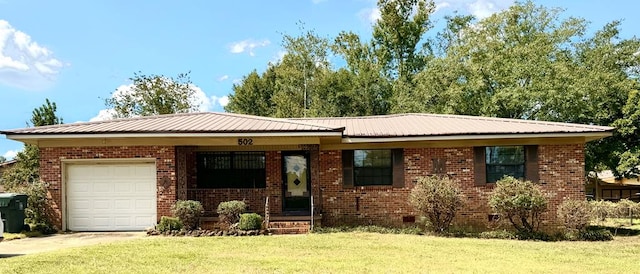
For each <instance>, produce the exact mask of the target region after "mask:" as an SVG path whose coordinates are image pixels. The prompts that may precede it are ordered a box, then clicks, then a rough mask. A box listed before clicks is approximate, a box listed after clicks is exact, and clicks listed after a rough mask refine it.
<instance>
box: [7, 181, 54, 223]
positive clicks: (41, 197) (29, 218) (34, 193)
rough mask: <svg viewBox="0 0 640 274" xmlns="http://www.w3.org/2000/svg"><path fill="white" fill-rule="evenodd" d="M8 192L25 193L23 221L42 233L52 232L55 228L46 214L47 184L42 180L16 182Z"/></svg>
mask: <svg viewBox="0 0 640 274" xmlns="http://www.w3.org/2000/svg"><path fill="white" fill-rule="evenodd" d="M7 190H8V191H10V192H15V193H21V194H26V195H27V196H28V197H27V207H26V208H25V209H24V215H25V223H28V224H32V225H34V230H36V231H40V232H41V233H42V234H53V233H56V232H57V230H56V229H55V227H54V226H53V224H52V222H51V221H50V220H49V216H48V214H47V207H48V205H47V184H46V183H44V182H34V183H22V184H17V185H14V186H12V187H10V188H9V189H7Z"/></svg>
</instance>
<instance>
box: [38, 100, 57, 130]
mask: <svg viewBox="0 0 640 274" xmlns="http://www.w3.org/2000/svg"><path fill="white" fill-rule="evenodd" d="M57 110H58V107H57V106H56V103H55V102H50V101H49V99H48V98H47V99H45V103H44V105H42V106H40V107H38V108H35V109H34V110H33V112H32V114H31V125H33V126H34V127H39V126H47V125H57V124H62V118H60V117H58V116H57V115H56V111H57Z"/></svg>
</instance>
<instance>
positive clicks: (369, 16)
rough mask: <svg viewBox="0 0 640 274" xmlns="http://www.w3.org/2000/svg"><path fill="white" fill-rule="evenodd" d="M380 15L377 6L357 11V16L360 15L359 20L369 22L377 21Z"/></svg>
mask: <svg viewBox="0 0 640 274" xmlns="http://www.w3.org/2000/svg"><path fill="white" fill-rule="evenodd" d="M380 16H381V15H380V10H379V9H378V8H377V7H375V8H366V9H361V10H360V11H359V12H358V17H360V19H361V20H363V21H365V22H368V23H371V24H375V23H376V22H378V20H380V18H381V17H380Z"/></svg>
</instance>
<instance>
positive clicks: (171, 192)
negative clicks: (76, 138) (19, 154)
mask: <svg viewBox="0 0 640 274" xmlns="http://www.w3.org/2000/svg"><path fill="white" fill-rule="evenodd" d="M113 158H123V159H126V158H128V159H131V158H153V159H156V170H157V171H156V172H157V176H156V178H157V185H158V188H157V193H158V205H157V213H158V218H160V216H162V215H170V207H171V205H172V204H173V203H174V202H175V200H176V191H175V190H176V170H175V161H174V160H175V151H174V147H173V146H131V147H55V148H41V149H40V179H41V180H42V181H44V182H47V183H48V184H49V187H48V188H49V198H50V199H51V203H50V205H51V208H50V213H51V214H52V216H53V220H52V221H53V223H54V225H56V226H57V227H58V228H61V227H62V208H63V207H62V195H63V193H62V183H63V182H62V173H63V170H62V162H63V161H64V160H80V159H95V160H99V159H113Z"/></svg>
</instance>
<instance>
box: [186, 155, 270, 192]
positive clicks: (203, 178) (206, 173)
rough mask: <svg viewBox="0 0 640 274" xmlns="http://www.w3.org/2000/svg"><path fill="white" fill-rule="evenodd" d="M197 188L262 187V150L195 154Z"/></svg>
mask: <svg viewBox="0 0 640 274" xmlns="http://www.w3.org/2000/svg"><path fill="white" fill-rule="evenodd" d="M197 161H198V163H197V168H198V172H197V176H198V187H199V188H264V187H265V186H266V168H265V155H264V152H201V153H198V155H197Z"/></svg>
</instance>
